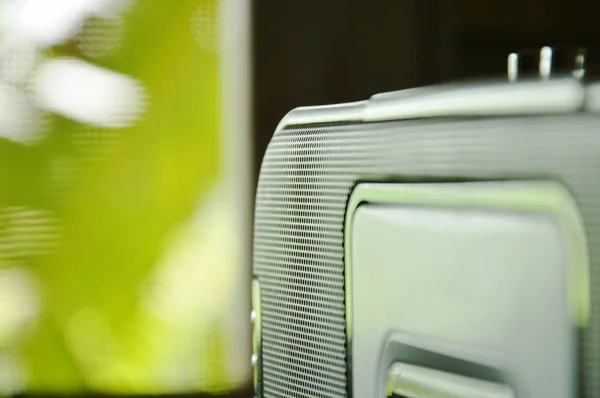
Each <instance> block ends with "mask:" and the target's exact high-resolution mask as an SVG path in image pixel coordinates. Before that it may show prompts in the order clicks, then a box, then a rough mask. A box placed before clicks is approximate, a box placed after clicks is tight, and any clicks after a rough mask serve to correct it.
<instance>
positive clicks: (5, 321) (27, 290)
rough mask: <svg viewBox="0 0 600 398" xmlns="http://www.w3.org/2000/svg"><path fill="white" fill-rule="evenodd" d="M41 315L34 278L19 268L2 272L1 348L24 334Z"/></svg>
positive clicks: (0, 280) (0, 272)
mask: <svg viewBox="0 0 600 398" xmlns="http://www.w3.org/2000/svg"><path fill="white" fill-rule="evenodd" d="M38 313H39V301H38V296H37V286H36V284H35V283H34V279H33V277H32V276H31V275H30V274H29V273H27V272H25V271H23V270H21V269H17V268H9V269H4V270H1V271H0V346H3V345H6V344H8V343H9V341H10V340H11V339H13V338H15V337H16V336H17V335H18V334H19V333H21V332H22V329H23V327H24V326H25V325H26V324H27V323H29V322H31V321H32V320H33V319H34V318H35V317H36V316H37V315H38Z"/></svg>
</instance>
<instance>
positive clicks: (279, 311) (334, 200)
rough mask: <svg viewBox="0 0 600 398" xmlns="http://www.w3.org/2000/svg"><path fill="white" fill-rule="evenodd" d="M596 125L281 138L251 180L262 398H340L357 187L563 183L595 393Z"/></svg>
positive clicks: (598, 320)
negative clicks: (585, 302) (573, 207)
mask: <svg viewBox="0 0 600 398" xmlns="http://www.w3.org/2000/svg"><path fill="white" fill-rule="evenodd" d="M599 131H600V119H598V118H597V117H596V116H594V115H586V114H573V115H564V116H531V117H514V118H512V117H506V118H494V119H461V118H448V119H443V118H440V119H436V120H406V121H398V122H384V123H359V124H353V125H344V124H338V125H322V126H297V127H288V128H285V129H283V130H281V131H278V132H277V133H276V135H275V136H274V137H273V139H272V141H271V143H270V145H269V147H268V149H267V152H266V154H265V158H264V161H263V165H262V168H261V172H260V177H259V183H258V189H257V198H256V210H255V228H254V233H255V236H254V239H255V240H254V273H255V276H256V277H257V278H258V279H259V281H260V283H261V287H262V311H263V315H262V321H263V361H262V381H263V395H264V396H266V397H328V396H329V397H344V396H347V388H346V387H347V386H346V384H347V383H346V381H347V372H346V371H347V366H346V329H345V322H346V319H345V315H344V314H345V297H344V295H345V290H344V217H345V212H346V207H347V201H348V198H349V196H350V194H351V192H352V190H353V188H354V186H356V184H357V183H359V182H362V181H381V180H384V181H396V182H419V181H425V182H431V181H436V182H440V181H465V180H469V181H472V180H477V181H482V180H484V181H485V180H497V179H503V180H506V179H509V180H514V179H532V178H534V179H546V180H556V181H560V182H562V183H564V184H565V186H566V187H567V189H569V191H570V192H571V193H572V195H573V197H574V198H575V201H576V203H577V205H578V206H579V209H580V211H581V214H582V218H583V220H584V224H585V228H586V232H587V236H588V239H589V250H590V259H591V260H590V261H591V286H592V291H591V297H592V312H591V317H590V321H589V323H588V325H587V326H586V328H585V329H584V330H583V332H582V333H581V348H580V351H581V361H580V372H581V374H582V376H581V381H582V393H583V396H584V397H594V396H596V395H597V392H598V391H600V377H599V376H598V375H600V312H598V310H597V309H596V308H600V302H599V299H600V290H599V288H600V274H599V273H598V269H599V268H598V267H599V266H600V261H599V260H600V211H599V210H598V209H600V184H599V181H600V167H599V166H600V163H599V160H598V153H599V152H600V134H598V132H599Z"/></svg>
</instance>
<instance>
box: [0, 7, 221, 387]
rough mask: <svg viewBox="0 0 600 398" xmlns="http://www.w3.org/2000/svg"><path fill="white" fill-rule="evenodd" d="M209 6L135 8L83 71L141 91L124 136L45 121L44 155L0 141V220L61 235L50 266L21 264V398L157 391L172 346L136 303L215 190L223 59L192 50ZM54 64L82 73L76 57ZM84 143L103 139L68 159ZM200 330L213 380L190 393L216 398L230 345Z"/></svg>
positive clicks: (36, 260)
mask: <svg viewBox="0 0 600 398" xmlns="http://www.w3.org/2000/svg"><path fill="white" fill-rule="evenodd" d="M216 4H217V2H216V0H201V1H199V0H138V1H137V2H136V3H135V4H134V6H133V7H132V8H131V9H130V10H129V11H127V13H126V14H125V15H124V28H125V31H124V37H123V39H122V40H123V41H122V43H121V44H120V46H119V47H118V49H117V50H116V51H114V52H113V53H112V54H110V55H108V56H106V57H103V58H100V59H89V60H87V61H88V62H92V63H95V64H97V65H99V66H102V67H105V68H108V69H111V70H114V71H117V72H119V73H122V74H125V75H128V76H131V77H133V78H135V79H137V80H138V81H139V82H140V83H141V85H142V86H143V88H144V90H145V93H146V95H147V104H146V109H145V111H144V113H143V115H142V118H141V119H140V120H139V121H138V122H137V123H135V124H134V125H133V126H132V127H128V128H124V129H119V130H114V129H101V128H97V127H89V126H85V125H82V124H80V123H76V122H74V121H71V120H67V119H65V118H62V117H59V116H56V115H50V116H48V117H49V120H50V128H49V129H48V131H47V132H46V133H45V136H44V138H43V139H42V140H40V141H39V142H37V143H35V144H32V145H21V144H15V143H13V142H10V141H8V140H0V152H1V156H0V184H1V186H0V209H1V208H2V207H4V208H5V209H9V210H10V209H12V208H15V207H18V208H33V209H44V211H47V212H48V214H51V219H52V221H51V222H53V223H56V225H57V226H58V229H59V230H60V242H59V244H58V246H57V247H56V249H55V250H53V251H52V253H51V254H50V255H43V256H38V255H32V256H29V257H27V256H25V257H26V258H23V259H20V261H19V262H18V264H17V265H19V266H21V267H26V268H27V269H28V270H29V271H30V272H31V273H32V274H34V275H35V276H36V278H37V282H38V284H39V294H40V297H41V298H40V302H41V303H42V309H41V313H40V315H39V318H38V319H37V320H36V322H35V324H34V325H32V326H31V327H29V328H27V330H24V331H23V332H22V333H21V334H20V336H19V338H18V339H17V340H15V341H13V342H11V345H10V347H8V348H7V349H10V350H12V351H14V352H15V353H16V356H17V357H18V358H19V359H20V360H22V361H23V363H24V367H25V375H26V376H25V377H26V385H27V389H28V390H30V391H34V392H35V391H39V392H69V391H79V390H81V389H101V390H105V391H108V392H160V391H161V388H163V387H161V384H160V383H159V382H157V381H156V377H155V374H156V369H157V367H159V365H160V364H157V362H160V361H161V360H162V359H163V358H164V356H165V355H167V354H168V351H169V347H170V346H173V347H175V345H174V344H175V342H174V341H173V338H174V335H170V334H169V333H170V331H169V325H168V324H165V323H164V322H161V321H159V320H157V319H155V318H153V317H152V316H149V315H148V314H146V313H145V312H144V311H143V309H142V308H141V303H142V301H143V300H142V299H141V296H142V293H143V291H144V289H145V284H147V283H148V280H149V278H150V276H151V273H152V272H153V270H154V269H155V267H156V265H157V264H158V263H159V262H160V260H161V258H162V257H163V256H164V252H165V250H166V246H165V242H166V238H167V237H169V236H170V234H172V232H173V231H174V230H175V229H176V228H178V227H179V226H181V225H182V224H184V223H185V222H186V220H189V218H190V217H191V215H192V214H193V213H194V211H195V210H196V209H197V207H198V204H199V203H201V202H202V200H203V198H205V197H206V195H207V194H208V193H209V191H210V190H211V189H212V188H213V187H214V186H215V184H216V183H217V182H218V180H219V178H220V170H219V164H220V163H219V162H220V159H219V146H220V145H222V143H221V142H220V134H219V132H220V126H219V105H220V98H219V87H220V82H219V52H218V49H217V48H212V49H211V48H203V47H202V46H200V45H198V42H197V40H195V38H194V27H193V18H194V16H195V15H196V14H197V11H198V8H199V6H201V5H205V6H209V7H216ZM49 56H53V57H54V56H72V57H78V58H83V59H85V56H83V55H82V54H80V53H79V52H78V50H77V48H76V46H75V45H74V44H73V43H66V44H65V45H63V46H61V47H60V48H55V49H52V52H51V53H49ZM82 131H88V132H90V131H91V132H92V133H94V134H95V137H98V139H97V140H96V141H95V142H94V144H93V145H94V147H93V151H89V150H82V148H81V147H80V146H77V145H74V143H73V142H74V140H73V137H75V136H76V135H77V134H79V133H81V132H82ZM115 136H118V138H119V141H118V145H116V148H115V143H114V140H113V139H111V137H115ZM7 211H8V210H7ZM0 229H1V228H0ZM1 261H2V260H0V266H9V265H15V262H14V261H8V262H6V263H2V262H1ZM198 316H200V317H201V316H202V314H198ZM209 321H210V322H209ZM211 322H212V323H211ZM207 323H208V324H207V330H209V332H208V333H209V335H210V334H212V335H213V342H214V344H210V347H209V348H210V349H209V350H206V352H205V353H192V355H197V357H198V359H197V360H198V361H199V362H202V361H204V362H207V361H208V362H209V363H211V364H212V365H211V366H212V370H211V371H212V373H211V375H209V376H210V377H212V379H210V380H209V381H210V382H209V383H208V384H206V380H205V381H202V378H201V377H200V375H199V382H198V388H203V385H204V386H206V385H210V386H212V387H210V388H212V389H216V390H219V389H223V388H226V385H227V380H226V376H225V375H224V373H223V371H221V370H219V369H221V368H222V366H224V365H223V363H222V352H221V348H220V347H222V346H223V345H224V344H225V343H224V341H223V337H222V333H220V331H219V330H220V326H219V323H218V321H211V320H210V319H208V320H207ZM180 344H181V343H180ZM161 353H162V354H161ZM165 353H167V354H165ZM159 354H160V355H159ZM161 355H162V356H161ZM202 355H204V356H202ZM219 364H220V365H219ZM202 383H204V384H202Z"/></svg>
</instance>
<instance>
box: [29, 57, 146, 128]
mask: <svg viewBox="0 0 600 398" xmlns="http://www.w3.org/2000/svg"><path fill="white" fill-rule="evenodd" d="M36 94H37V99H38V101H39V104H40V106H41V107H42V108H45V109H47V110H49V111H52V112H55V113H58V114H61V115H64V116H66V117H69V118H72V119H74V120H77V121H79V122H82V123H88V124H92V125H95V126H101V127H127V126H129V125H131V124H132V123H133V122H135V121H136V120H137V118H138V117H139V115H140V114H141V112H142V110H143V108H144V103H145V101H144V93H143V90H142V88H141V85H140V84H139V83H138V82H137V81H136V80H134V79H132V78H130V77H128V76H125V75H121V74H119V73H116V72H112V71H110V70H107V69H103V68H100V67H98V66H95V65H92V64H89V63H86V62H83V61H79V60H76V59H71V58H62V59H55V60H52V61H48V62H46V63H45V64H44V65H43V66H42V68H41V70H40V72H39V75H38V76H37V81H36Z"/></svg>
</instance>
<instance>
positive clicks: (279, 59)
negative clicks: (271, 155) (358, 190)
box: [253, 0, 600, 175]
mask: <svg viewBox="0 0 600 398" xmlns="http://www.w3.org/2000/svg"><path fill="white" fill-rule="evenodd" d="M596 3H597V2H594V1H588V0H570V1H566V0H520V1H519V0H503V1H489V0H461V1H454V0H437V1H436V0H370V1H365V0H256V1H254V2H253V24H254V25H253V30H254V37H253V40H254V48H253V57H254V65H253V68H254V71H253V84H254V97H253V104H254V112H253V116H254V135H255V141H254V142H255V148H254V153H255V157H254V159H255V164H254V171H255V175H258V171H259V167H260V161H261V159H262V156H263V154H264V151H265V148H266V145H267V144H268V142H269V139H270V137H271V135H272V134H273V131H274V130H275V127H276V126H277V123H278V122H279V120H280V119H281V118H282V117H283V116H284V115H285V114H286V113H287V112H288V111H290V110H291V109H293V108H295V107H297V106H302V105H319V104H328V103H336V102H346V101H356V100H363V99H367V98H368V97H370V96H371V95H373V94H376V93H380V92H385V91H394V90H399V89H404V88H408V87H415V86H421V85H425V84H432V83H436V82H442V81H447V80H453V79H462V78H470V77H485V76H504V75H505V74H506V57H507V55H508V54H509V53H510V52H512V51H519V50H523V49H532V50H535V51H537V50H538V49H539V48H540V47H542V46H544V45H551V46H586V47H588V48H590V49H593V48H594V47H596V43H598V42H599V41H600V14H599V13H597V12H596V11H600V5H597V4H596Z"/></svg>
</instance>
